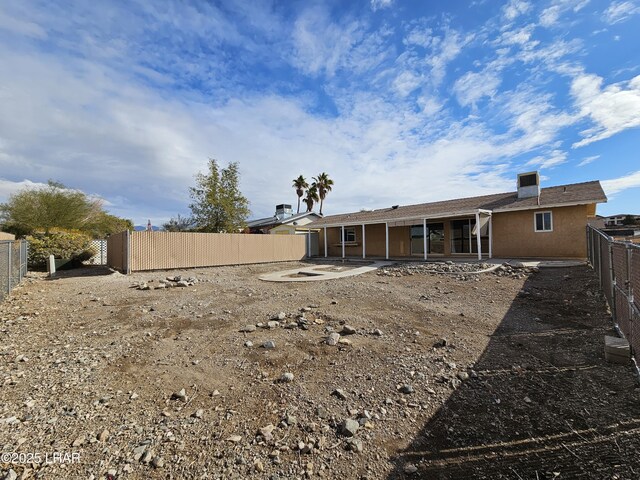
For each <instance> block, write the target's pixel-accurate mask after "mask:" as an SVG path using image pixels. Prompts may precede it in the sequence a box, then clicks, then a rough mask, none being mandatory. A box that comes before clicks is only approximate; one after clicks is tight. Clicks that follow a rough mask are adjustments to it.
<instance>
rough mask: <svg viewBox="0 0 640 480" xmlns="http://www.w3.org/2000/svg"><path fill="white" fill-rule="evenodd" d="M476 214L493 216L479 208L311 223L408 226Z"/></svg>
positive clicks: (311, 225)
mask: <svg viewBox="0 0 640 480" xmlns="http://www.w3.org/2000/svg"><path fill="white" fill-rule="evenodd" d="M476 214H480V215H485V216H489V217H490V216H491V215H492V212H491V210H486V209H483V208H477V209H474V210H468V211H454V212H444V213H438V214H429V215H412V216H410V217H402V218H387V219H385V218H380V219H376V220H361V221H348V222H335V223H325V224H321V225H314V223H315V222H313V223H311V224H309V226H310V227H312V228H333V227H352V226H358V225H377V224H379V225H384V224H386V225H388V226H389V227H401V226H408V225H413V224H421V223H423V222H424V220H445V219H449V218H461V217H475V216H476Z"/></svg>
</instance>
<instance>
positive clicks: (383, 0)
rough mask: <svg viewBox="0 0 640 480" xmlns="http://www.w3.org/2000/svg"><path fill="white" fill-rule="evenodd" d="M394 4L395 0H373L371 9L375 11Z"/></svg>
mask: <svg viewBox="0 0 640 480" xmlns="http://www.w3.org/2000/svg"><path fill="white" fill-rule="evenodd" d="M392 4H393V0H371V9H372V10H373V11H374V12H375V11H377V10H382V9H383V8H389V7H390V6H391V5H392Z"/></svg>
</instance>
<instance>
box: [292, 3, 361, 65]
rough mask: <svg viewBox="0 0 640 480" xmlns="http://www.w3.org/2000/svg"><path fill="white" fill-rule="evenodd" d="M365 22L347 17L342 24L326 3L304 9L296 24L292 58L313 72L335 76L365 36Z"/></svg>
mask: <svg viewBox="0 0 640 480" xmlns="http://www.w3.org/2000/svg"><path fill="white" fill-rule="evenodd" d="M363 32H364V30H363V25H362V24H360V23H359V22H358V21H355V20H352V21H349V20H346V21H345V23H342V24H338V23H335V22H333V21H332V20H331V18H330V17H329V13H328V11H327V10H326V9H325V8H324V7H322V6H316V7H313V8H309V9H307V10H305V11H304V12H302V14H301V15H300V16H299V17H298V19H297V20H296V22H295V25H294V28H293V41H294V45H295V47H294V52H293V58H292V62H293V64H294V65H295V66H296V67H298V68H299V69H300V70H302V71H303V72H305V73H307V74H310V75H319V74H325V75H327V76H329V77H331V76H333V75H334V74H335V73H336V71H337V70H338V69H339V68H341V67H342V66H343V65H344V63H345V61H346V59H347V58H348V56H349V53H350V52H351V50H352V49H353V47H354V46H355V45H356V44H357V43H358V42H359V41H360V40H361V39H362V38H363V36H364V33H363Z"/></svg>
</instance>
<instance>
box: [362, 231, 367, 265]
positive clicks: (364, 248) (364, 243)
mask: <svg viewBox="0 0 640 480" xmlns="http://www.w3.org/2000/svg"><path fill="white" fill-rule="evenodd" d="M364 230H365V228H364V223H363V224H362V258H367V238H366V237H365V234H364Z"/></svg>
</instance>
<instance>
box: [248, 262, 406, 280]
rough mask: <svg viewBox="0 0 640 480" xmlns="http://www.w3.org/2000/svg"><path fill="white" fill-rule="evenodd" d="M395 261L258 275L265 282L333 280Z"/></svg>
mask: <svg viewBox="0 0 640 480" xmlns="http://www.w3.org/2000/svg"><path fill="white" fill-rule="evenodd" d="M394 263H395V262H372V263H371V264H369V265H364V266H362V267H356V266H351V265H349V264H344V265H335V264H324V265H314V266H312V267H302V268H295V269H292V270H284V271H280V272H273V273H265V274H264V275H260V277H258V278H260V280H264V281H265V282H319V281H323V280H334V279H336V278H345V277H354V276H356V275H362V274H363V273H367V272H372V271H374V270H377V269H379V268H382V267H388V266H389V265H393V264H394Z"/></svg>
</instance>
